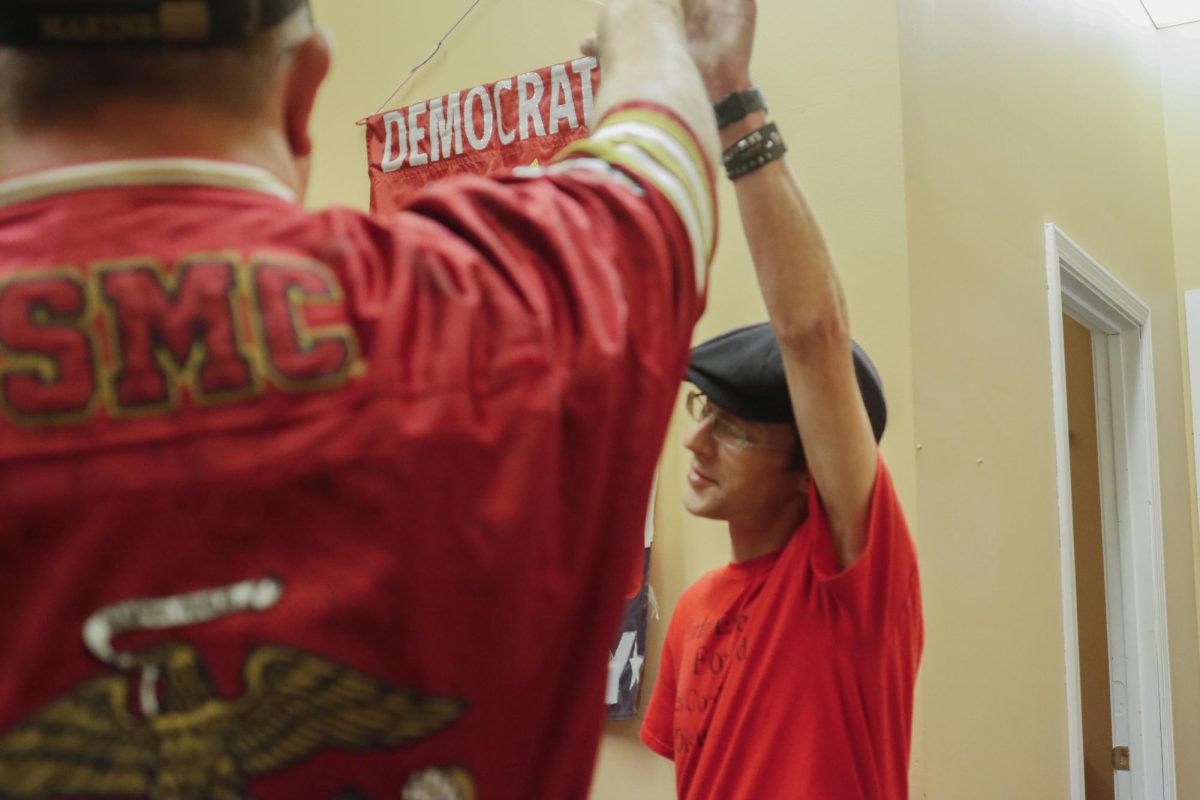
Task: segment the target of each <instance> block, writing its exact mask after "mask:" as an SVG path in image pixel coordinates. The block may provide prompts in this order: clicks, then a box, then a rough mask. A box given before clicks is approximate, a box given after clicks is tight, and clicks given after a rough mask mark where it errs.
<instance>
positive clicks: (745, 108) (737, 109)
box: [713, 89, 767, 128]
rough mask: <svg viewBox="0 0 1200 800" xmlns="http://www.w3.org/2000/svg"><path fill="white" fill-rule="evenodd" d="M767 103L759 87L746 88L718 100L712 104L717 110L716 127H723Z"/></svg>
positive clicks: (762, 107) (764, 107)
mask: <svg viewBox="0 0 1200 800" xmlns="http://www.w3.org/2000/svg"><path fill="white" fill-rule="evenodd" d="M766 107H767V104H766V101H765V99H764V98H763V93H762V91H760V90H759V89H747V90H746V91H744V92H734V93H733V94H731V95H729V96H728V97H725V98H723V99H721V100H719V101H718V102H717V103H715V104H714V105H713V108H714V109H715V110H716V112H717V125H718V127H721V128H725V127H728V126H730V125H732V124H733V123H735V122H738V121H739V120H742V119H744V118H745V117H746V115H747V114H749V113H751V112H753V111H760V110H764V109H766Z"/></svg>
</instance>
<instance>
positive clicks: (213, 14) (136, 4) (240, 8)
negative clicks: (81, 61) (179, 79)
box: [0, 0, 307, 47]
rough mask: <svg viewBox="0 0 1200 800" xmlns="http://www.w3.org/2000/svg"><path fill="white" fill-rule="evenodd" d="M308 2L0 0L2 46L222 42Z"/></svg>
mask: <svg viewBox="0 0 1200 800" xmlns="http://www.w3.org/2000/svg"><path fill="white" fill-rule="evenodd" d="M306 2H307V0H0V44H3V45H14V46H17V47H35V46H36V47H47V46H52V47H104V46H112V45H151V46H163V45H191V46H196V45H221V44H233V43H235V42H240V41H243V40H245V39H248V38H250V37H251V36H253V35H254V34H256V33H258V32H259V31H262V30H265V29H267V28H270V27H272V26H273V25H275V24H277V23H279V22H281V21H282V20H283V19H284V18H286V17H287V16H288V15H290V14H291V13H292V12H293V11H295V10H296V9H298V8H300V7H301V6H302V5H304V4H305V3H306Z"/></svg>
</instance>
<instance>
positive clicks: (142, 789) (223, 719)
mask: <svg viewBox="0 0 1200 800" xmlns="http://www.w3.org/2000/svg"><path fill="white" fill-rule="evenodd" d="M137 659H138V661H139V662H140V663H141V664H143V665H153V666H154V667H156V668H157V669H159V670H160V671H161V672H160V676H161V691H162V695H163V697H162V703H161V713H159V714H157V715H155V716H145V717H142V716H135V715H134V714H133V713H131V712H130V710H129V708H130V703H129V699H130V698H129V694H130V692H129V679H128V678H127V677H125V676H123V675H107V676H104V677H100V678H95V679H93V680H90V681H88V682H86V683H84V684H81V685H80V686H79V687H78V688H76V689H75V690H73V691H72V692H70V693H69V694H67V695H66V696H65V697H62V698H61V699H59V700H56V701H54V702H52V703H50V704H49V705H47V706H46V707H44V708H43V709H41V710H40V711H39V712H37V713H36V714H34V715H33V716H32V717H30V718H29V719H27V720H25V721H24V722H21V723H18V724H17V725H16V726H15V727H14V728H12V729H11V730H10V731H8V732H7V734H5V735H4V738H2V739H0V798H3V800H10V799H11V800H15V799H16V798H22V800H24V799H25V798H43V797H52V796H57V795H70V796H78V795H85V796H104V797H151V798H155V800H191V799H192V798H197V799H198V798H205V799H206V800H208V799H211V800H233V799H234V798H247V797H249V793H248V791H247V783H248V782H249V781H250V780H252V779H254V778H256V777H258V776H262V775H266V774H268V773H272V772H278V771H280V770H283V769H285V768H286V767H288V766H290V765H293V764H295V763H297V762H299V761H302V760H304V759H306V758H308V757H310V756H312V755H315V754H316V753H318V752H320V751H322V750H325V749H330V748H335V749H339V750H344V751H350V752H362V751H367V750H374V749H383V748H394V747H400V746H402V745H406V744H409V743H411V742H414V741H416V740H419V739H422V738H424V737H426V736H429V735H430V734H432V733H434V732H436V731H438V730H439V729H441V728H444V727H446V726H447V725H449V724H450V723H452V722H454V721H455V720H457V719H458V718H460V717H461V716H462V715H463V712H464V710H465V705H464V703H463V702H462V701H460V700H456V699H453V698H447V697H433V696H428V695H424V694H421V693H419V692H416V691H413V690H408V689H397V688H394V687H391V686H388V685H387V684H384V683H381V682H379V681H377V680H374V679H373V678H370V677H368V676H366V675H363V674H362V673H359V672H355V671H354V670H351V669H348V668H346V667H343V666H341V665H338V664H335V663H333V662H331V661H327V660H324V659H322V658H318V657H316V656H313V655H309V654H307V653H303V652H301V651H298V650H293V649H289V648H285V647H274V646H268V647H260V648H258V649H256V650H255V651H254V652H253V653H251V654H250V657H249V658H248V659H247V661H246V664H245V666H244V668H243V674H244V686H245V693H244V694H243V695H242V696H241V697H240V698H237V699H233V700H226V699H223V698H221V697H219V696H217V693H216V691H215V689H214V688H213V685H212V682H211V680H210V679H209V677H208V674H207V670H206V668H205V666H204V664H203V662H202V661H201V658H200V654H199V653H198V652H197V651H196V649H195V648H193V647H191V646H190V645H187V644H183V643H180V642H168V643H165V644H162V645H158V646H156V647H153V648H150V649H148V650H144V651H141V652H139V653H138V654H137Z"/></svg>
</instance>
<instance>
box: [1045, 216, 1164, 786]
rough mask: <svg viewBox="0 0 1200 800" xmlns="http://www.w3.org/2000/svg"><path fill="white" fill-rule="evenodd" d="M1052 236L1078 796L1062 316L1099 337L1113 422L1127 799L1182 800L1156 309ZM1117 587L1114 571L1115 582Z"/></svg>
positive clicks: (1109, 449) (1109, 439)
mask: <svg viewBox="0 0 1200 800" xmlns="http://www.w3.org/2000/svg"><path fill="white" fill-rule="evenodd" d="M1045 233H1046V256H1047V257H1046V278H1047V289H1048V291H1047V295H1048V296H1047V301H1048V306H1049V321H1050V356H1051V357H1050V361H1051V369H1052V376H1051V387H1052V394H1053V400H1052V402H1053V406H1054V433H1055V451H1056V461H1057V491H1058V509H1059V548H1060V562H1061V570H1060V571H1061V576H1062V594H1063V597H1062V613H1063V642H1064V648H1065V659H1066V709H1065V711H1066V714H1067V736H1068V755H1069V759H1070V764H1069V776H1070V798H1071V800H1084V798H1085V792H1084V762H1083V725H1082V700H1081V692H1080V678H1079V631H1078V618H1077V616H1076V615H1077V610H1076V598H1075V549H1074V538H1075V532H1074V526H1073V519H1072V510H1071V472H1070V447H1069V441H1068V429H1067V396H1066V377H1065V376H1066V366H1065V365H1066V356H1065V353H1064V345H1063V330H1062V324H1063V323H1062V318H1063V314H1066V315H1067V316H1070V317H1072V318H1073V319H1076V320H1078V321H1079V322H1080V323H1082V324H1083V325H1084V326H1086V327H1087V328H1089V329H1090V330H1091V331H1092V336H1093V354H1094V358H1095V360H1096V366H1097V369H1096V376H1097V380H1096V387H1095V389H1096V397H1097V407H1098V409H1102V410H1104V411H1105V412H1106V417H1107V422H1105V421H1099V420H1098V423H1099V424H1098V430H1097V438H1098V442H1099V445H1100V450H1101V460H1102V463H1103V464H1105V465H1106V468H1105V469H1104V470H1103V472H1104V474H1103V475H1101V485H1102V494H1103V495H1104V496H1105V501H1104V502H1105V506H1106V508H1105V511H1106V512H1107V513H1105V514H1103V517H1104V519H1105V528H1106V531H1105V536H1106V539H1107V541H1108V542H1109V543H1110V544H1109V546H1108V547H1106V552H1105V561H1106V567H1105V568H1106V572H1108V570H1109V569H1110V567H1109V565H1108V562H1109V561H1110V556H1112V557H1114V558H1116V559H1119V562H1120V564H1119V569H1120V572H1119V581H1120V586H1119V590H1118V591H1117V592H1116V593H1115V594H1112V595H1110V601H1111V600H1112V599H1114V598H1115V597H1120V601H1119V602H1120V605H1121V608H1112V607H1110V609H1109V613H1110V615H1114V614H1115V615H1118V616H1119V620H1118V624H1119V628H1120V629H1121V630H1122V631H1123V635H1122V636H1120V637H1117V640H1116V641H1114V642H1111V643H1110V646H1111V647H1113V648H1117V649H1121V650H1123V651H1124V667H1125V678H1126V680H1127V681H1128V720H1129V736H1130V741H1129V742H1128V745H1129V747H1130V749H1131V752H1132V759H1131V772H1130V774H1129V777H1130V782H1129V784H1127V785H1128V787H1129V789H1128V790H1127V791H1129V792H1131V793H1132V798H1133V800H1176V786H1175V747H1174V728H1173V716H1172V711H1171V675H1170V663H1171V662H1170V653H1169V651H1168V648H1167V607H1166V585H1165V579H1164V574H1165V570H1164V556H1163V531H1162V501H1161V490H1160V488H1159V461H1158V427H1157V424H1156V420H1155V408H1156V407H1155V400H1154V365H1153V346H1152V342H1153V338H1152V335H1151V314H1150V308H1149V306H1147V305H1146V304H1145V303H1144V302H1142V301H1141V300H1140V299H1138V298H1137V297H1136V296H1135V295H1134V294H1133V293H1132V292H1130V291H1129V290H1128V289H1127V288H1125V287H1124V286H1123V285H1122V284H1121V283H1120V282H1119V281H1118V280H1117V279H1116V278H1114V277H1113V276H1112V275H1111V274H1110V273H1108V272H1107V271H1105V270H1104V268H1103V267H1101V266H1100V265H1099V264H1098V263H1096V261H1095V260H1094V259H1092V258H1091V257H1090V256H1088V254H1087V253H1085V252H1084V251H1083V249H1082V248H1080V247H1079V246H1078V245H1076V244H1075V243H1074V242H1072V241H1071V240H1070V239H1069V238H1068V237H1067V236H1066V235H1064V234H1063V232H1062V231H1061V230H1059V229H1058V227H1057V226H1055V225H1053V224H1050V225H1047V226H1046V229H1045ZM1114 511H1115V513H1114ZM1113 578H1117V575H1115V574H1111V573H1110V574H1109V579H1108V580H1109V582H1110V583H1111V582H1112V579H1113ZM1110 629H1111V626H1110ZM1122 645H1123V646H1122ZM1120 655H1121V654H1120V653H1114V654H1112V657H1113V658H1117V657H1120ZM1121 795H1122V792H1121V791H1120V787H1119V792H1118V797H1121ZM1122 800H1123V798H1122Z"/></svg>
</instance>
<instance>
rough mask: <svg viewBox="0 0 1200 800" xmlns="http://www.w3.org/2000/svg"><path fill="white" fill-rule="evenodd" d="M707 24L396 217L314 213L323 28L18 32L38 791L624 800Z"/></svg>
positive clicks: (649, 5)
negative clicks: (626, 696) (553, 124)
mask: <svg viewBox="0 0 1200 800" xmlns="http://www.w3.org/2000/svg"><path fill="white" fill-rule="evenodd" d="M683 21H684V16H683V13H682V11H681V8H680V5H679V4H678V3H677V2H675V0H653V1H652V0H610V2H608V3H607V4H606V8H605V11H604V12H602V17H601V25H600V33H601V52H602V54H603V55H604V58H605V80H604V87H603V89H602V90H601V93H600V95H599V96H598V98H597V103H598V108H597V118H598V119H599V120H600V122H599V124H598V125H597V127H596V128H595V130H593V132H592V135H591V136H590V137H589V138H588V139H586V140H584V141H583V142H582V143H580V144H578V145H576V146H573V147H572V148H571V149H570V151H569V152H567V153H565V154H564V155H563V156H562V157H561V158H560V159H559V160H558V162H557V163H554V164H551V165H549V166H547V167H545V168H544V169H540V170H525V171H522V172H521V173H520V174H519V175H500V176H495V177H487V178H484V177H464V178H461V179H452V180H448V181H446V182H444V183H440V184H436V185H432V186H430V187H428V188H427V189H426V190H425V191H423V192H420V193H418V194H417V195H416V196H414V197H413V199H412V200H411V202H410V203H409V205H408V206H407V208H406V209H404V210H403V211H402V212H400V213H398V214H395V215H392V216H387V217H368V216H365V215H362V214H358V213H354V212H351V211H348V210H344V209H335V210H330V211H325V212H320V213H308V212H305V211H304V210H303V209H302V208H301V207H300V206H299V204H298V201H299V198H300V196H301V195H302V192H303V189H304V185H305V179H306V175H307V163H308V156H309V150H310V137H309V133H308V123H309V115H310V112H311V109H312V105H313V101H314V98H315V95H316V92H317V88H318V86H319V85H320V83H321V81H322V79H323V78H324V75H325V73H326V71H327V69H328V66H329V61H330V55H329V50H328V46H327V44H326V40H325V38H324V37H323V36H322V35H321V34H320V33H318V32H316V31H315V30H314V28H313V27H312V22H311V19H310V16H309V14H308V10H307V8H306V6H305V3H304V2H303V0H196V2H165V1H162V2H160V0H83V1H82V2H74V1H73V0H67V1H66V2H64V1H63V0H25V1H24V2H7V0H6V2H4V3H0V608H2V609H3V625H0V664H2V668H0V797H6V798H32V797H38V798H43V797H64V796H65V797H93V796H95V797H155V798H206V800H211V799H214V798H241V797H249V796H254V797H259V798H332V797H341V798H403V799H404V800H416V799H417V798H430V797H437V798H444V799H445V800H454V798H463V799H465V798H475V797H479V798H498V799H500V800H503V799H504V798H512V799H513V800H529V799H530V798H538V799H539V800H542V799H544V800H558V799H559V798H576V797H582V796H584V794H585V793H586V791H587V787H588V785H589V782H590V780H589V779H590V774H591V770H592V764H593V761H594V756H595V750H596V746H597V743H598V740H599V737H600V733H601V730H602V717H603V695H604V683H605V663H606V655H607V654H606V648H607V645H608V641H609V638H610V636H611V635H612V632H613V630H614V629H615V628H616V625H617V623H618V621H619V618H620V613H621V606H622V596H623V594H624V589H625V586H626V581H627V578H628V576H629V575H630V574H631V573H632V571H633V569H634V568H635V566H636V564H637V563H638V562H639V561H640V559H641V558H642V554H643V547H642V531H643V523H644V518H645V508H646V505H647V502H648V497H649V492H650V482H651V476H652V473H653V470H654V466H655V462H656V460H657V457H658V453H659V448H660V446H661V442H662V438H663V434H664V431H665V428H666V425H667V420H668V417H669V415H670V407H671V405H672V403H673V399H674V397H675V394H676V391H677V388H678V384H679V381H680V380H681V378H682V376H683V373H684V370H685V367H686V362H687V352H688V351H687V348H688V342H689V341H690V339H691V332H692V327H693V325H694V323H695V321H696V319H697V317H698V316H699V314H700V312H701V309H702V306H703V303H704V291H705V289H704V287H705V282H706V278H707V268H708V264H709V262H710V259H711V254H712V248H713V243H714V239H715V213H714V206H715V202H714V198H713V195H712V178H711V170H710V166H709V164H710V156H709V154H710V153H712V154H715V153H716V131H715V128H713V126H712V119H711V108H710V106H709V104H708V102H707V98H706V97H705V93H704V89H703V86H702V84H701V81H700V79H699V76H698V75H697V73H696V70H695V67H694V66H693V64H692V62H691V60H690V58H689V55H688V53H687V50H686V43H685V38H684V28H683V24H682V23H683Z"/></svg>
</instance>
